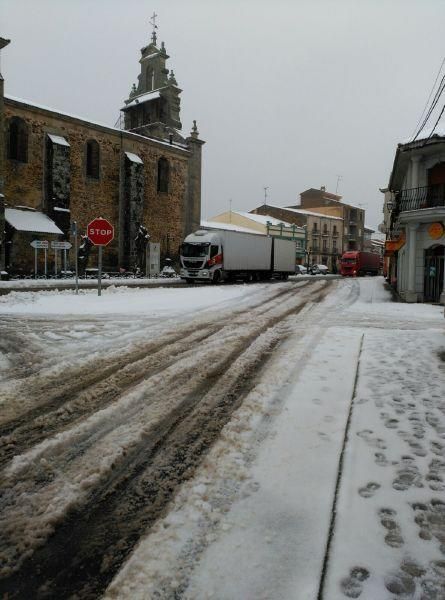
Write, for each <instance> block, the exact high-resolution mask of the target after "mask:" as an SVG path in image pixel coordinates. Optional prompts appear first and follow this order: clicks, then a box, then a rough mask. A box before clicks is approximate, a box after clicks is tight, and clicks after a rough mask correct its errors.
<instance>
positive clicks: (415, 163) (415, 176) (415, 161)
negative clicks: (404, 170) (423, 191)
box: [411, 154, 422, 188]
mask: <svg viewBox="0 0 445 600" xmlns="http://www.w3.org/2000/svg"><path fill="white" fill-rule="evenodd" d="M421 160H422V156H421V155H419V154H417V155H415V156H412V157H411V187H412V188H417V187H419V163H420V161H421Z"/></svg>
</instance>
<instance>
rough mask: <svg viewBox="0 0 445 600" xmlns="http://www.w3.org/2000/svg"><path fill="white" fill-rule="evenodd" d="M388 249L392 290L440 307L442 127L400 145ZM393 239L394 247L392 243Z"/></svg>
mask: <svg viewBox="0 0 445 600" xmlns="http://www.w3.org/2000/svg"><path fill="white" fill-rule="evenodd" d="M388 187H389V191H390V192H393V194H394V202H392V203H391V207H390V208H391V219H390V227H389V232H388V236H387V238H388V242H387V248H391V243H393V242H394V243H395V245H394V247H395V248H396V250H395V252H394V255H393V265H394V272H395V279H396V282H397V283H396V285H397V291H398V292H399V294H400V296H401V297H402V298H403V299H405V300H406V301H407V302H441V303H442V304H443V303H445V293H444V278H445V269H444V252H445V227H444V222H445V129H442V130H436V132H435V133H434V134H433V135H431V134H430V133H429V132H428V131H426V132H423V133H422V135H421V136H420V137H419V138H418V139H416V140H415V141H408V142H406V143H403V144H399V146H398V148H397V151H396V156H395V159H394V165H393V170H392V173H391V178H390V182H389V186H388ZM397 240H398V243H397Z"/></svg>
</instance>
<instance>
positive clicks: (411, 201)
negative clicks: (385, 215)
mask: <svg viewBox="0 0 445 600" xmlns="http://www.w3.org/2000/svg"><path fill="white" fill-rule="evenodd" d="M438 206H445V184H443V183H440V184H437V185H427V186H425V187H418V188H411V189H409V190H401V191H400V192H398V193H397V194H396V210H397V211H398V212H404V211H407V210H420V209H422V208H435V207H438Z"/></svg>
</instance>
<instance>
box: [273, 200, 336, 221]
mask: <svg viewBox="0 0 445 600" xmlns="http://www.w3.org/2000/svg"><path fill="white" fill-rule="evenodd" d="M269 206H272V208H279V209H280V210H288V211H289V212H294V213H301V214H302V215H310V216H312V217H323V218H324V219H335V220H336V221H343V219H342V218H341V217H333V216H332V215H324V214H323V213H318V212H312V211H311V210H306V209H304V208H287V207H285V206H276V205H275V204H269Z"/></svg>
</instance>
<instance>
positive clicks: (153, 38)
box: [150, 11, 158, 46]
mask: <svg viewBox="0 0 445 600" xmlns="http://www.w3.org/2000/svg"><path fill="white" fill-rule="evenodd" d="M157 16H158V15H157V14H156V13H155V12H154V11H153V14H152V15H151V18H150V25H151V26H152V28H153V31H152V32H151V41H152V42H153V44H154V45H155V46H156V29H157V28H158V26H157V25H156V17H157Z"/></svg>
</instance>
